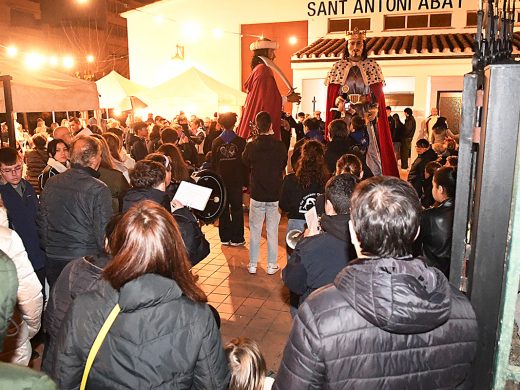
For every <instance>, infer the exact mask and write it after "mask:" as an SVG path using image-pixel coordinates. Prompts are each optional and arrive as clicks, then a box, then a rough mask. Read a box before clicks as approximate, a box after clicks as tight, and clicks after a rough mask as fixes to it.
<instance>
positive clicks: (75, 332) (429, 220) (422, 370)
mask: <svg viewBox="0 0 520 390" xmlns="http://www.w3.org/2000/svg"><path fill="white" fill-rule="evenodd" d="M340 103H341V102H340ZM408 110H409V109H407V110H405V115H406V122H405V124H402V123H401V122H400V121H399V123H398V119H399V118H398V117H397V118H395V116H394V117H392V116H391V109H390V107H387V113H388V116H389V119H390V118H391V119H392V122H391V123H390V128H391V131H392V137H394V136H395V138H393V142H394V146H395V147H396V149H395V152H396V156H397V157H399V159H400V160H401V168H402V169H407V166H408V165H407V164H408V159H409V155H410V143H411V139H412V138H413V136H414V132H411V133H410V131H411V130H410V131H408V130H407V132H406V134H405V133H403V132H401V133H398V131H400V130H397V128H398V127H399V128H400V127H401V125H402V126H403V127H404V128H406V127H407V126H408V128H410V129H411V128H412V126H411V124H410V123H411V121H412V119H413V115H412V112H411V110H409V111H408ZM410 118H412V119H410ZM349 119H350V120H349V121H348V123H347V122H346V121H344V120H343V119H341V118H338V119H335V120H333V121H331V122H330V124H329V126H328V129H327V131H325V128H324V122H323V121H322V120H321V118H320V115H319V113H315V115H313V116H308V117H306V115H305V114H303V113H299V114H298V115H297V118H296V120H295V119H293V118H292V116H291V115H288V114H282V122H281V126H282V127H281V132H282V134H281V135H280V136H276V135H275V133H274V131H273V118H271V115H270V114H269V113H267V112H260V113H258V114H257V115H256V117H255V118H254V131H252V132H251V134H252V135H251V137H250V138H249V139H244V138H242V137H240V136H239V135H238V134H237V132H236V128H237V120H238V117H237V115H236V114H234V113H222V114H220V115H218V114H215V116H214V117H213V118H204V119H201V118H198V117H196V116H192V117H191V118H190V119H189V120H188V118H187V117H186V115H185V114H184V113H182V112H181V113H180V114H179V115H178V116H177V117H176V118H175V119H173V120H172V121H168V120H166V119H164V118H162V117H160V116H156V117H153V116H151V115H150V116H149V117H148V119H147V120H146V121H138V122H136V123H134V124H133V125H132V126H131V127H126V126H124V125H122V124H121V123H119V122H118V121H116V120H114V119H109V120H108V121H100V122H99V125H98V123H97V122H96V121H95V120H93V118H92V120H89V123H88V126H87V125H86V124H84V123H83V121H82V120H81V119H79V118H71V119H70V120H69V123H62V126H54V128H53V129H47V128H46V126H45V123H43V124H42V123H39V126H38V129H39V130H38V131H36V133H35V134H34V135H33V136H32V137H31V138H30V139H27V138H24V139H23V140H22V141H21V142H19V147H18V148H10V147H2V148H0V174H1V178H2V183H0V195H1V203H0V225H1V226H0V238H1V239H0V282H1V283H2V285H3V286H5V288H4V287H2V289H1V293H0V303H1V304H0V311H1V313H0V329H1V330H2V331H1V332H0V342H2V341H3V347H2V352H1V354H0V361H2V362H6V364H4V363H1V364H0V372H2V373H4V372H13V374H12V375H13V376H18V377H20V378H23V379H21V380H23V381H25V382H26V383H32V382H36V381H38V382H39V383H40V388H42V389H53V388H56V386H57V387H59V388H61V389H76V388H81V389H84V388H91V389H116V388H117V389H119V388H132V389H144V388H165V389H166V388H183V389H184V388H185V389H188V388H193V389H231V390H261V389H270V388H273V389H279V390H282V389H283V390H286V389H304V388H305V389H307V388H313V389H314V388H315V389H318V388H325V387H326V388H331V389H336V388H337V389H340V388H341V389H346V388H352V389H357V388H363V389H381V388H392V389H416V388H432V389H433V388H470V387H471V383H470V378H469V373H470V367H471V362H472V360H473V358H474V356H475V352H476V346H477V341H478V331H477V323H476V319H475V314H474V312H473V309H472V308H471V305H470V303H469V301H468V300H467V299H466V297H465V296H464V295H463V294H462V293H460V292H459V291H458V290H457V289H456V288H454V287H453V286H451V285H450V284H449V281H448V277H449V272H450V257H451V234H452V225H453V209H454V197H455V186H456V172H457V169H456V165H457V158H456V155H457V145H456V142H455V139H454V138H455V137H454V136H453V133H451V132H450V133H448V131H447V124H446V121H445V119H444V118H442V117H439V118H437V119H435V123H434V124H433V125H432V130H429V127H428V126H430V122H431V120H430V121H427V123H426V124H425V127H424V128H423V129H422V131H423V133H421V136H420V138H419V139H418V140H417V142H416V151H417V158H416V159H415V160H414V161H413V163H412V164H411V168H410V169H409V172H407V179H408V181H406V180H402V179H399V178H393V177H386V176H374V174H373V172H371V170H370V168H369V167H368V165H367V157H366V156H367V151H368V147H369V142H370V137H369V134H368V130H367V122H366V121H367V119H366V118H363V117H361V116H358V115H355V114H354V115H352V117H351V118H349ZM406 123H409V124H408V125H406ZM413 127H414V130H413V131H415V122H414V124H413ZM284 129H285V130H284ZM401 130H402V129H401ZM440 130H444V138H443V139H442V140H440V138H441V135H439V134H440V133H439V131H440ZM284 131H286V132H288V133H290V134H295V135H296V140H295V141H296V142H295V143H294V144H293V143H292V142H291V141H290V139H291V137H290V136H287V135H286V136H285V138H284V136H283V132H284ZM325 133H327V134H329V136H330V141H328V142H326V139H327V138H326V137H325ZM438 133H439V134H438ZM397 134H401V135H397ZM402 134H404V135H402ZM287 139H288V140H289V142H287ZM284 141H285V142H284ZM396 144H399V145H396ZM199 169H210V170H213V171H214V172H215V173H216V174H217V175H219V176H220V178H221V179H222V182H223V183H224V185H225V188H226V193H227V197H226V199H227V200H226V203H225V205H224V207H223V212H222V214H221V215H220V218H219V222H218V229H219V237H220V241H221V244H222V245H226V246H233V247H239V248H240V247H244V246H245V245H246V244H247V243H246V240H245V235H244V214H245V213H244V211H247V212H248V213H247V214H248V220H249V230H250V234H249V245H248V247H249V264H248V266H247V270H248V272H249V274H251V275H252V276H251V277H255V276H254V275H256V274H257V269H258V266H259V265H258V263H259V257H260V240H261V234H262V228H263V225H264V222H265V225H266V233H267V247H268V251H267V270H266V271H267V274H268V275H269V276H268V277H271V275H274V274H276V273H277V272H278V271H280V269H281V267H280V265H279V264H278V263H277V259H278V258H279V257H278V248H279V246H280V244H282V245H285V243H280V242H279V239H278V236H279V235H278V232H279V228H280V220H281V212H280V211H282V212H283V213H285V214H286V216H287V232H286V233H287V234H288V235H289V236H290V235H291V234H292V235H293V236H292V237H296V239H295V242H296V243H295V246H294V248H291V247H289V246H287V266H286V267H285V268H284V269H283V271H282V272H281V276H282V279H283V281H284V284H285V286H286V287H287V288H288V290H289V291H290V296H291V299H290V306H291V307H290V309H291V315H292V316H293V326H292V330H291V333H290V335H289V339H288V341H287V344H286V346H285V351H284V355H283V359H282V362H281V365H280V368H279V370H278V372H277V373H276V375H275V377H270V376H269V375H268V373H267V369H266V362H265V359H264V357H263V356H262V352H261V351H260V349H259V347H258V344H257V343H256V342H255V341H254V340H252V339H244V338H236V339H233V340H231V341H230V342H229V343H228V344H227V345H223V344H222V340H221V335H220V332H219V327H220V318H219V315H218V312H217V311H216V310H215V309H214V308H213V307H211V305H209V304H208V303H207V297H206V294H205V293H204V291H203V290H202V289H201V287H200V285H199V284H198V283H197V276H196V275H194V274H193V273H192V271H191V268H192V267H193V266H194V265H196V264H197V263H199V262H200V261H202V260H203V259H204V258H206V257H207V256H208V255H209V254H210V245H209V243H208V241H207V240H206V238H205V236H204V233H203V232H202V230H201V227H200V226H201V225H200V222H199V221H198V220H197V217H196V216H195V215H194V214H193V212H192V210H190V209H189V208H188V207H186V206H185V205H183V204H181V203H180V202H179V201H177V200H176V199H175V194H176V192H177V189H178V187H179V185H180V183H181V182H183V181H188V182H190V181H193V180H192V179H191V174H192V173H193V172H194V171H196V170H199ZM244 192H247V194H248V197H245V196H244ZM247 198H249V204H247V205H246V207H244V203H245V201H244V199H247ZM314 212H315V215H316V216H317V221H316V222H315V223H312V218H311V217H309V214H313V213H314ZM295 232H296V236H294V234H295ZM15 271H16V272H15ZM256 277H258V276H256ZM46 285H48V286H49V290H48V292H49V293H48V294H46V289H45V286H46ZM13 313H14V314H13ZM13 329H14V331H13ZM31 339H34V340H35V339H39V340H41V341H42V342H43V343H44V345H45V346H44V350H43V351H44V352H43V357H42V372H32V371H31V370H29V369H23V368H16V369H15V366H13V365H9V364H7V363H11V364H12V363H14V364H17V365H19V366H27V365H28V363H29V361H30V359H31V355H32V350H31ZM34 340H33V342H34ZM3 376H4V375H3V374H2V375H1V376H0V383H2V380H3V379H2V377H3ZM35 388H36V387H35Z"/></svg>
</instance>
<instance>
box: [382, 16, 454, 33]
mask: <svg viewBox="0 0 520 390" xmlns="http://www.w3.org/2000/svg"><path fill="white" fill-rule="evenodd" d="M438 27H451V14H448V13H445V14H431V15H430V14H423V15H398V16H392V15H389V16H385V30H404V29H406V28H438Z"/></svg>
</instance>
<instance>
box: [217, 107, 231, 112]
mask: <svg viewBox="0 0 520 390" xmlns="http://www.w3.org/2000/svg"><path fill="white" fill-rule="evenodd" d="M219 111H220V112H229V111H231V109H230V107H229V106H220V110H219Z"/></svg>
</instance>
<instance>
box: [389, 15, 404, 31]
mask: <svg viewBox="0 0 520 390" xmlns="http://www.w3.org/2000/svg"><path fill="white" fill-rule="evenodd" d="M405 27H406V16H385V30H398V29H404V28H405Z"/></svg>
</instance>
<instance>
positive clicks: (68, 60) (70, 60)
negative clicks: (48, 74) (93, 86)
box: [63, 56, 75, 69]
mask: <svg viewBox="0 0 520 390" xmlns="http://www.w3.org/2000/svg"><path fill="white" fill-rule="evenodd" d="M74 62H75V61H74V57H71V56H66V57H63V66H64V67H65V68H66V69H72V67H74Z"/></svg>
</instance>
